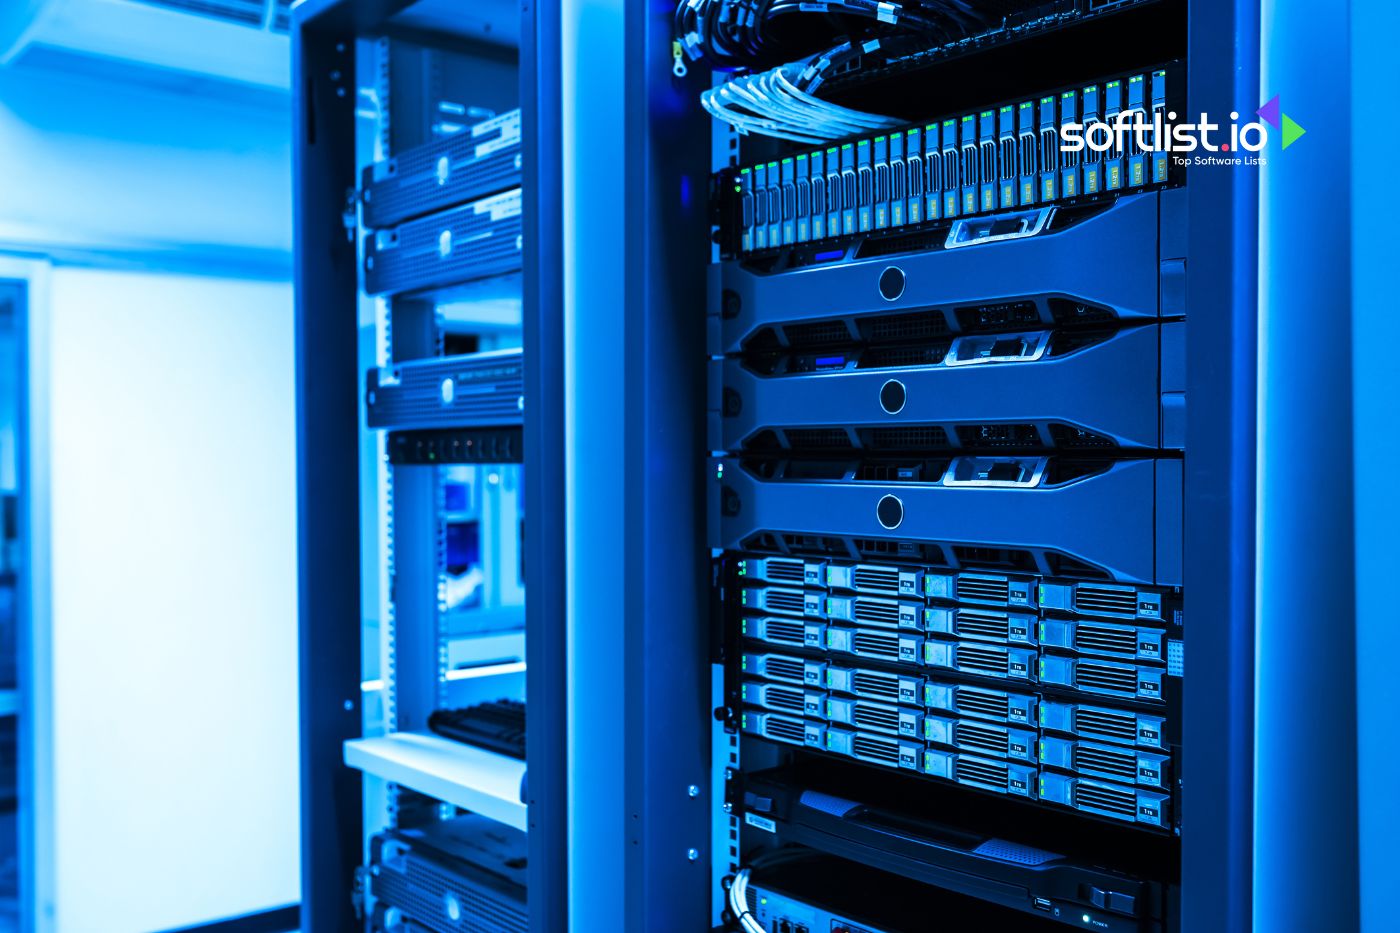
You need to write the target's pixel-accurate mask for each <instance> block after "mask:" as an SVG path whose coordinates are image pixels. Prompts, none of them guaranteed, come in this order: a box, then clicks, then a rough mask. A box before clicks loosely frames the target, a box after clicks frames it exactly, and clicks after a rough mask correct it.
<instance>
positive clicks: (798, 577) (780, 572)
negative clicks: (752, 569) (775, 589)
mask: <svg viewBox="0 0 1400 933" xmlns="http://www.w3.org/2000/svg"><path fill="white" fill-rule="evenodd" d="M763 576H764V578H765V579H768V580H772V581H773V582H775V583H802V582H803V581H804V580H805V579H806V576H805V568H804V567H803V564H802V561H800V560H784V559H783V558H781V557H770V558H768V560H766V561H764V564H763Z"/></svg>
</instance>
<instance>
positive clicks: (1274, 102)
mask: <svg viewBox="0 0 1400 933" xmlns="http://www.w3.org/2000/svg"><path fill="white" fill-rule="evenodd" d="M1254 112H1255V113H1256V114H1258V115H1259V116H1260V117H1261V118H1262V119H1263V120H1264V122H1266V123H1268V124H1269V125H1270V126H1272V127H1273V128H1274V129H1278V128H1279V126H1280V120H1279V113H1280V111H1279V106H1278V95H1277V94H1275V95H1274V96H1273V98H1272V99H1271V100H1270V101H1269V102H1268V103H1267V104H1265V105H1264V106H1262V107H1260V108H1259V109H1258V110H1256V111H1254Z"/></svg>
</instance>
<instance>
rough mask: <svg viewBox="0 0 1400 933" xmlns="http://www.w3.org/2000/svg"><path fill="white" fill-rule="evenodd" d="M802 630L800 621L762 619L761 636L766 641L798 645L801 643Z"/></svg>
mask: <svg viewBox="0 0 1400 933" xmlns="http://www.w3.org/2000/svg"><path fill="white" fill-rule="evenodd" d="M803 630H804V626H803V624H802V623H801V622H794V621H791V620H788V619H764V620H763V637H764V639H765V640H766V641H777V642H784V643H786V644H791V645H800V644H802V643H803V637H802V636H803Z"/></svg>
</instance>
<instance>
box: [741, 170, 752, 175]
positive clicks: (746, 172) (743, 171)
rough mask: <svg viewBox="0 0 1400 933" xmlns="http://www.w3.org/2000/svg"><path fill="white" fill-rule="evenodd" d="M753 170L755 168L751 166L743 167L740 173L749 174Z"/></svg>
mask: <svg viewBox="0 0 1400 933" xmlns="http://www.w3.org/2000/svg"><path fill="white" fill-rule="evenodd" d="M751 171H753V169H751V168H741V169H739V174H740V175H747V174H748V173H749V172H751Z"/></svg>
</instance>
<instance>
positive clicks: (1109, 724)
mask: <svg viewBox="0 0 1400 933" xmlns="http://www.w3.org/2000/svg"><path fill="white" fill-rule="evenodd" d="M1074 730H1075V732H1077V733H1078V734H1080V735H1087V736H1098V737H1102V738H1106V739H1110V740H1113V741H1118V742H1127V743H1129V744H1132V743H1134V742H1136V741H1137V717H1136V716H1134V715H1133V714H1132V713H1123V712H1119V711H1118V710H1111V709H1085V708H1083V707H1081V708H1080V709H1079V710H1078V711H1076V712H1075V714H1074Z"/></svg>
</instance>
